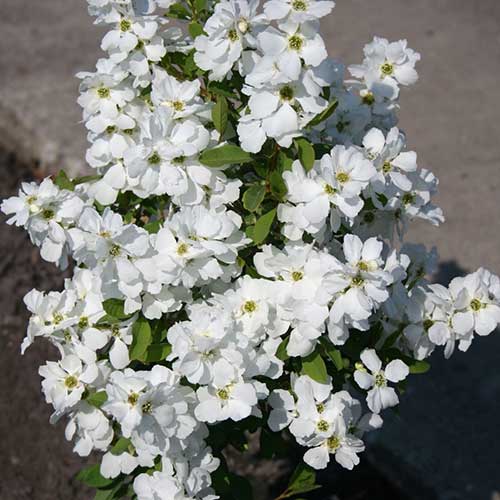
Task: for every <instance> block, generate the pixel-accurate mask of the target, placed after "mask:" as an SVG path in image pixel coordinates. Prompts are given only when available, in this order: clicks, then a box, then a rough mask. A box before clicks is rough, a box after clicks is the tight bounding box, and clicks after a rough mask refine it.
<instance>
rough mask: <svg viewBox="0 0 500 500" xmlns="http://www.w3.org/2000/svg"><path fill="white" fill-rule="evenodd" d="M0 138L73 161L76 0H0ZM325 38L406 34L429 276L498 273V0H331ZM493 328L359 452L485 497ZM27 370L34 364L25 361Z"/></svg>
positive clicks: (418, 232)
mask: <svg viewBox="0 0 500 500" xmlns="http://www.w3.org/2000/svg"><path fill="white" fill-rule="evenodd" d="M1 3H2V7H3V9H2V16H1V18H0V42H1V43H0V148H2V149H4V150H7V151H11V152H15V153H16V154H17V155H19V156H20V157H21V158H23V159H36V160H38V161H40V162H41V163H42V165H43V166H44V167H47V168H48V169H52V170H53V169H56V168H59V167H65V168H70V170H73V171H74V170H75V169H79V168H82V166H83V162H82V158H83V152H84V149H85V133H84V129H83V127H82V125H81V124H80V123H79V120H80V110H79V108H78V106H77V105H76V103H75V101H76V97H77V82H76V80H75V79H74V77H73V75H74V73H76V72H77V71H79V70H86V69H92V68H93V66H94V63H95V60H96V59H97V57H98V56H99V54H100V51H99V49H98V45H99V39H98V30H97V29H96V28H95V27H93V26H92V25H91V19H90V18H89V17H88V16H87V14H86V10H85V2H84V1H83V0H45V1H44V2H33V1H31V0H2V2H1ZM324 29H325V34H326V36H327V41H328V46H329V49H330V52H331V54H332V55H334V56H335V57H338V58H340V59H342V60H343V61H344V62H346V63H356V62H359V61H360V60H361V58H362V52H361V51H362V47H363V45H364V43H366V42H368V41H369V40H370V39H371V38H372V36H373V35H375V34H376V35H379V36H385V37H387V38H390V39H399V38H407V39H408V41H409V44H410V46H411V47H412V48H414V49H415V50H418V51H419V52H421V53H422V62H421V63H420V64H419V66H418V70H419V73H420V76H421V80H420V82H419V83H418V84H417V85H416V86H414V87H412V88H411V89H410V90H408V91H404V92H403V93H402V100H401V105H402V110H401V127H402V128H403V129H405V131H406V132H407V135H408V139H409V143H410V146H411V147H412V148H414V149H415V150H416V151H417V152H418V153H419V163H420V165H421V166H425V167H428V168H430V169H431V170H432V171H434V172H435V173H436V174H437V175H438V176H439V178H440V179H441V185H440V194H439V197H438V199H437V201H438V203H439V204H440V205H441V206H442V208H443V210H444V211H445V215H446V217H447V222H446V223H445V224H444V225H443V226H442V227H441V228H439V229H435V228H432V227H428V226H426V225H423V224H418V225H417V226H416V227H415V229H414V230H412V232H411V234H410V238H411V239H412V240H414V241H421V242H424V243H426V244H427V245H429V246H432V245H436V246H437V248H438V250H439V253H440V255H441V259H442V262H443V265H442V267H441V269H440V273H439V279H440V280H445V281H446V280H447V279H449V277H451V276H454V275H456V274H460V273H463V272H466V271H471V270H474V269H476V268H477V267H478V266H480V265H483V266H485V267H488V268H490V269H491V270H492V271H495V272H497V273H500V252H499V251H498V249H499V247H500V221H499V209H500V201H499V194H498V193H499V188H500V175H499V163H500V140H499V139H500V121H499V118H498V117H499V112H500V99H499V92H498V81H499V80H500V65H499V64H500V1H498V0H476V1H473V2H470V1H467V0H413V1H409V0H377V1H374V0H338V1H337V8H336V9H335V11H334V14H333V15H332V16H331V17H330V18H328V19H327V20H326V21H325V22H324ZM499 353H500V336H497V337H493V336H492V337H489V338H486V339H478V341H477V343H476V344H475V345H473V347H472V348H471V350H470V352H469V353H467V354H465V355H463V354H460V353H458V354H456V355H455V357H454V358H453V359H452V360H451V361H448V362H444V361H442V360H441V358H440V357H439V355H438V356H436V357H435V359H434V361H435V365H434V366H433V369H432V371H431V373H430V374H429V375H423V376H419V377H415V378H414V379H413V380H412V382H410V384H409V390H408V392H407V394H406V395H405V396H404V398H403V399H404V404H403V405H401V418H388V419H387V420H388V422H387V425H386V426H385V427H384V429H383V430H382V431H381V432H379V433H378V434H377V435H376V436H375V438H374V441H373V443H372V446H371V450H370V457H371V460H372V461H373V462H374V464H375V465H376V466H377V467H378V468H379V469H380V470H381V471H382V472H384V473H385V474H386V475H388V476H390V477H391V478H392V479H393V480H395V481H396V480H397V481H400V482H401V483H402V484H403V486H404V487H405V488H406V490H407V493H408V494H409V495H410V494H413V495H414V496H415V498H425V499H426V500H427V499H429V498H431V496H430V495H431V493H429V491H432V492H434V493H435V496H436V498H437V499H438V500H489V499H490V498H491V495H492V493H493V491H494V490H500V477H499V474H498V473H499V472H500V459H499V458H498V456H499V453H500V437H499V432H498V425H497V422H498V421H499V418H500V375H499V374H498V370H497V366H498V364H499V358H500V354H499ZM33 370H35V367H33Z"/></svg>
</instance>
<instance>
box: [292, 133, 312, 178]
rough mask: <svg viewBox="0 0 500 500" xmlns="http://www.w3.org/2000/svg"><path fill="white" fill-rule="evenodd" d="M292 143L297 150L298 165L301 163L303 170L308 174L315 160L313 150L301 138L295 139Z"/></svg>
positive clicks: (305, 140)
mask: <svg viewBox="0 0 500 500" xmlns="http://www.w3.org/2000/svg"><path fill="white" fill-rule="evenodd" d="M294 142H295V146H296V147H297V150H298V154H299V160H300V163H302V166H303V167H304V170H305V171H306V172H309V170H311V168H313V166H314V160H315V159H316V157H315V153H314V148H313V147H312V145H311V143H310V142H309V141H308V140H307V139H304V138H303V137H299V138H298V139H295V140H294Z"/></svg>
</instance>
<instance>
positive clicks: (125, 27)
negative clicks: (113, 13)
mask: <svg viewBox="0 0 500 500" xmlns="http://www.w3.org/2000/svg"><path fill="white" fill-rule="evenodd" d="M131 27H132V23H131V22H130V21H129V20H128V19H122V20H121V21H120V30H121V31H123V32H125V31H128V30H129V29H130V28H131Z"/></svg>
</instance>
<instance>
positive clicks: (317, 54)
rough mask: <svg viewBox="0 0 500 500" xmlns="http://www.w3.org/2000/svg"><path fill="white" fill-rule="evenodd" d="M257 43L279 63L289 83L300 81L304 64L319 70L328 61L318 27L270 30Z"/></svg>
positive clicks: (264, 32) (262, 34)
mask: <svg viewBox="0 0 500 500" xmlns="http://www.w3.org/2000/svg"><path fill="white" fill-rule="evenodd" d="M257 39H258V44H259V48H260V50H261V51H262V53H264V54H265V55H267V56H270V57H272V58H273V59H275V62H276V65H277V67H278V68H279V70H280V71H282V72H283V73H284V74H285V75H286V76H287V77H288V79H289V80H298V78H299V75H300V72H301V68H302V61H303V62H304V63H305V64H306V65H307V66H319V65H320V64H321V63H322V62H323V61H324V60H325V59H326V58H327V52H326V48H325V43H324V42H323V39H322V38H321V36H320V35H319V33H318V25H317V24H316V23H304V24H302V25H300V27H296V26H293V25H292V26H288V25H286V26H282V27H281V31H280V30H277V29H276V28H274V27H272V26H270V27H268V28H266V29H265V30H264V31H263V32H262V33H260V34H259V35H258V36H257Z"/></svg>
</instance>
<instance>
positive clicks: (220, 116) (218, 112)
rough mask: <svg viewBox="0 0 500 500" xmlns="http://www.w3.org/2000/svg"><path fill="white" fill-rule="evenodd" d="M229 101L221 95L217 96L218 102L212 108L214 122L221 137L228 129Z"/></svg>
mask: <svg viewBox="0 0 500 500" xmlns="http://www.w3.org/2000/svg"><path fill="white" fill-rule="evenodd" d="M227 110H228V106H227V99H226V98H225V97H224V96H222V95H220V96H217V102H216V103H215V106H214V107H213V108H212V121H213V122H214V126H215V130H217V132H219V134H220V135H221V137H222V136H223V135H224V132H225V131H226V128H227Z"/></svg>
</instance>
